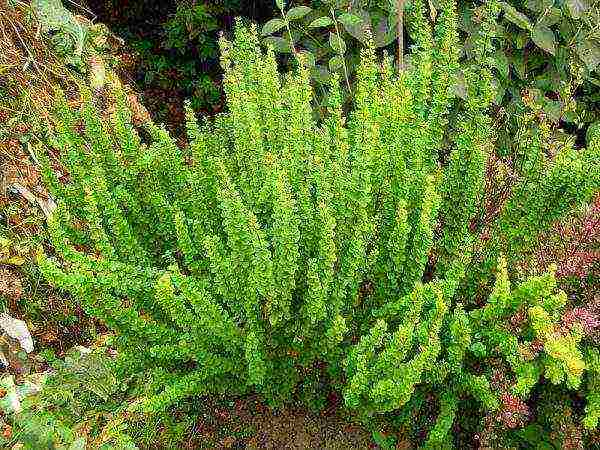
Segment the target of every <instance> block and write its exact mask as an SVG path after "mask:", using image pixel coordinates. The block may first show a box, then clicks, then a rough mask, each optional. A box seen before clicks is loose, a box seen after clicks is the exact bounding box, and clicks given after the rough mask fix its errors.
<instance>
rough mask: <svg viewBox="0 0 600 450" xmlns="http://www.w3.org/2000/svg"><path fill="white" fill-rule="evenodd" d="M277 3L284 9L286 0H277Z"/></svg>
mask: <svg viewBox="0 0 600 450" xmlns="http://www.w3.org/2000/svg"><path fill="white" fill-rule="evenodd" d="M275 4H276V5H277V7H278V8H279V9H281V10H282V11H283V7H284V6H285V0H275Z"/></svg>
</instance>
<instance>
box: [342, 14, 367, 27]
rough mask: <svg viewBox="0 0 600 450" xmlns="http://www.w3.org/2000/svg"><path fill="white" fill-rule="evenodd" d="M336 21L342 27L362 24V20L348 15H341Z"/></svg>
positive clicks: (353, 15)
mask: <svg viewBox="0 0 600 450" xmlns="http://www.w3.org/2000/svg"><path fill="white" fill-rule="evenodd" d="M338 20H339V21H340V23H341V24H342V25H344V27H355V26H358V25H360V24H361V23H362V19H361V18H360V17H359V16H357V15H355V14H350V13H344V14H341V15H340V16H339V17H338Z"/></svg>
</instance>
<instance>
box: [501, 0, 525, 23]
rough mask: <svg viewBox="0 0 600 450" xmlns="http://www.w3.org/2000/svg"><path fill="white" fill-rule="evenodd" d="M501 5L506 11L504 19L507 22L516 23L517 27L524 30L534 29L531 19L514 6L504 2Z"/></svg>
mask: <svg viewBox="0 0 600 450" xmlns="http://www.w3.org/2000/svg"><path fill="white" fill-rule="evenodd" d="M500 5H501V6H502V9H503V10H504V17H505V18H506V20H508V21H510V22H512V23H514V24H515V25H516V26H518V27H519V28H522V29H524V30H531V29H532V28H533V26H532V25H531V21H530V20H529V18H528V17H527V16H526V15H525V14H523V13H522V12H520V11H518V10H517V9H516V8H515V7H514V6H511V5H509V4H508V3H506V2H502V3H500Z"/></svg>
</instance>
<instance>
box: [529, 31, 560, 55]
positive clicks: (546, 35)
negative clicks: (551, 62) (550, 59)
mask: <svg viewBox="0 0 600 450" xmlns="http://www.w3.org/2000/svg"><path fill="white" fill-rule="evenodd" d="M531 39H532V40H533V42H535V45H537V46H538V47H539V48H541V49H542V50H544V51H546V52H548V53H550V54H551V55H554V54H555V53H556V37H555V36H554V33H553V32H552V30H551V29H550V28H548V27H547V26H546V25H543V24H540V23H537V24H536V25H535V27H533V30H532V31H531Z"/></svg>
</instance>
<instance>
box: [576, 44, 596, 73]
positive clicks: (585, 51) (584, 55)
mask: <svg viewBox="0 0 600 450" xmlns="http://www.w3.org/2000/svg"><path fill="white" fill-rule="evenodd" d="M575 50H576V51H577V54H578V55H579V57H580V58H581V60H582V61H583V62H584V63H585V65H586V66H587V68H588V70H589V71H590V72H591V71H592V70H595V69H596V67H598V64H600V43H599V42H598V41H594V40H592V39H586V40H585V41H580V42H578V43H577V47H576V48H575Z"/></svg>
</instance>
